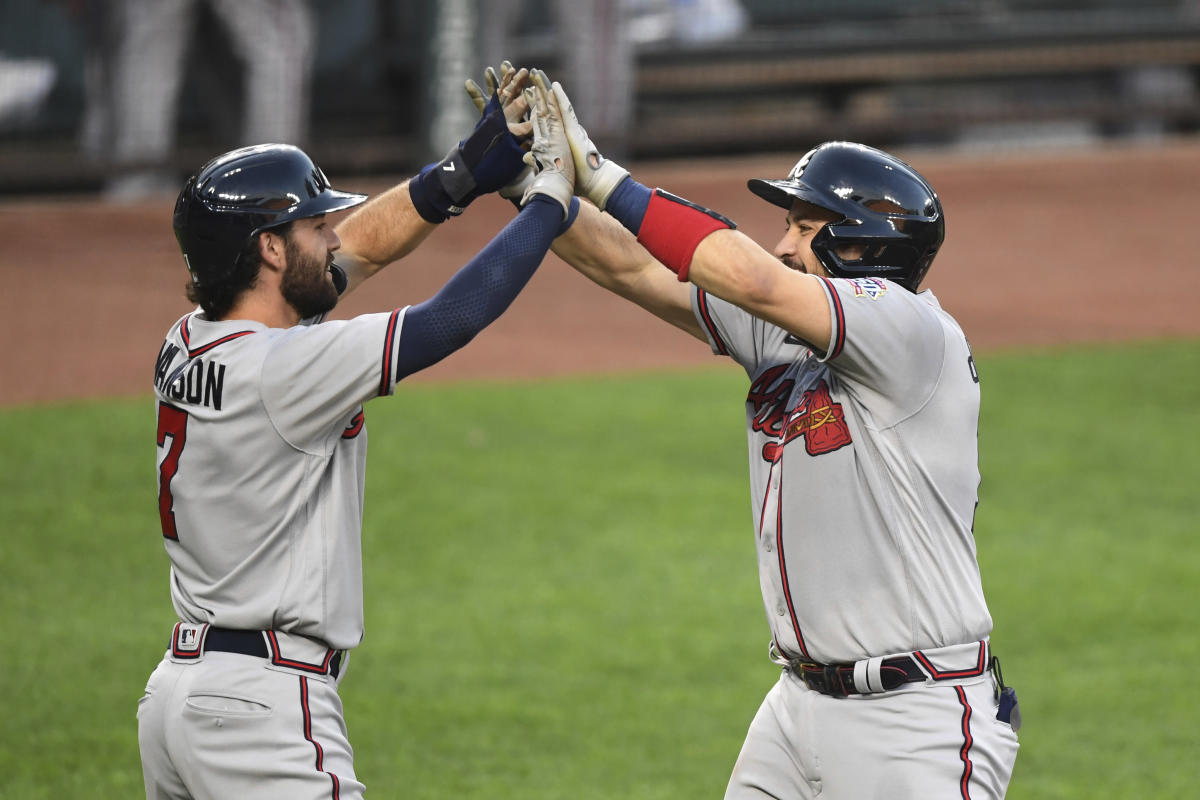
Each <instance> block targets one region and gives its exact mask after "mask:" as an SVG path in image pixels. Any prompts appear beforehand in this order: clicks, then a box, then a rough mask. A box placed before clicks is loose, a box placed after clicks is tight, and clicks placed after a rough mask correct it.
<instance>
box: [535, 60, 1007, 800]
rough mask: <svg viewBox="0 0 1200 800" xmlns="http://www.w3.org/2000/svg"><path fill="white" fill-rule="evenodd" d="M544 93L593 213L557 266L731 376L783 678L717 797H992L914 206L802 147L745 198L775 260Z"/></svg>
mask: <svg viewBox="0 0 1200 800" xmlns="http://www.w3.org/2000/svg"><path fill="white" fill-rule="evenodd" d="M535 81H536V82H538V83H539V84H543V85H544V84H545V83H546V81H547V79H546V78H545V76H544V75H543V74H541V73H536V74H535ZM553 92H554V94H555V95H556V96H557V97H558V100H559V103H560V106H561V107H562V109H563V112H564V114H565V115H566V135H567V137H568V138H569V140H570V145H571V150H572V151H573V153H574V157H575V168H576V184H575V187H576V191H577V192H578V193H579V194H580V195H582V196H584V197H586V198H587V199H588V200H590V201H591V203H592V205H587V204H585V205H584V207H583V208H582V209H581V211H580V214H579V218H578V220H577V221H576V223H575V224H574V225H573V226H572V228H571V230H570V231H569V232H568V233H567V234H566V235H565V236H564V237H563V238H561V239H559V240H558V241H557V242H556V244H555V245H554V251H555V253H556V254H558V255H559V256H561V257H562V258H563V259H564V260H565V261H567V262H568V263H570V264H571V265H572V266H574V267H575V268H576V269H577V270H579V271H580V272H582V273H583V274H584V275H586V276H587V277H589V278H590V279H592V280H593V281H595V282H596V283H598V284H600V285H601V286H603V287H605V288H607V289H609V290H611V291H613V292H615V293H617V294H619V295H621V296H623V297H626V298H628V299H630V300H632V301H633V302H635V303H637V304H639V305H641V306H643V307H644V308H646V309H647V310H649V311H651V312H652V313H654V314H656V315H657V316H659V317H661V318H662V319H664V320H666V321H667V322H670V323H671V324H673V325H675V326H676V327H678V328H681V329H682V330H684V331H687V332H688V333H690V334H691V335H693V336H695V337H696V338H697V339H700V340H702V341H704V342H706V343H707V344H708V345H709V346H710V347H711V348H712V351H713V352H714V353H715V354H717V355H721V356H727V357H729V358H731V359H733V360H734V361H736V362H737V363H738V364H739V365H741V366H742V367H743V368H744V369H745V370H746V374H747V377H748V378H749V386H748V390H747V395H746V427H747V434H748V438H749V459H750V489H751V497H752V512H753V518H752V519H753V542H754V547H755V550H756V552H757V557H758V567H759V580H760V584H761V588H762V597H763V603H764V606H765V610H766V615H767V620H768V623H769V627H770V631H771V643H770V657H771V659H772V660H773V661H774V662H775V663H777V664H779V665H780V667H781V668H782V670H781V675H780V678H779V681H778V682H777V683H776V684H775V686H774V687H773V688H772V689H771V690H770V691H769V693H768V694H767V696H766V699H765V700H764V702H763V704H762V706H761V708H760V709H759V712H758V714H757V715H756V716H755V718H754V720H753V722H752V723H751V725H750V728H749V731H748V734H747V736H746V740H745V744H744V746H743V748H742V751H741V754H740V756H739V757H738V759H737V763H736V765H735V766H734V768H733V773H732V777H731V778H730V781H729V786H728V789H727V793H726V797H727V798H734V799H735V800H749V799H750V798H764V797H771V798H817V797H820V798H826V799H829V798H853V799H854V800H862V799H863V798H872V797H879V798H884V797H886V798H889V799H890V800H895V798H931V797H942V798H948V797H959V798H975V799H978V798H997V797H1001V796H1003V795H1004V793H1005V791H1006V788H1007V785H1008V781H1009V778H1010V775H1011V772H1012V769H1013V764H1014V762H1015V759H1016V753H1017V736H1016V729H1017V727H1018V726H1019V716H1018V714H1017V710H1016V707H1015V700H1016V698H1015V693H1014V692H1013V691H1012V689H1011V688H1008V687H1005V686H1004V685H1003V679H1002V678H1001V676H1000V673H999V669H998V664H997V662H996V661H995V658H994V656H993V655H992V653H991V648H990V645H989V635H990V632H991V629H992V619H991V617H990V615H989V612H988V608H987V605H986V603H985V601H984V595H983V590H982V587H981V583H980V575H979V568H978V565H977V563H976V555H975V543H974V538H973V534H972V522H973V515H974V511H975V505H976V502H977V499H978V494H977V490H978V485H979V480H980V476H979V471H978V457H977V444H976V438H977V434H978V417H979V376H978V374H977V372H976V370H975V365H974V362H973V360H972V357H971V351H970V348H969V347H968V346H967V340H966V338H965V337H964V335H963V332H962V330H961V329H960V328H959V326H958V324H957V323H956V322H955V321H954V319H953V318H952V317H951V316H950V315H949V314H948V313H947V312H946V311H944V310H943V309H942V308H941V306H940V305H939V304H938V301H937V298H936V297H934V295H933V293H932V292H931V291H929V290H927V289H925V290H923V289H922V288H921V282H922V280H923V278H924V277H925V274H926V272H927V271H928V270H929V268H930V265H931V264H932V263H933V259H934V257H935V255H936V254H937V251H938V248H939V247H940V246H941V244H942V239H943V235H944V225H945V221H944V216H943V212H942V208H941V204H940V202H939V200H938V197H937V195H936V194H935V193H934V190H933V189H932V188H931V187H930V185H929V184H928V183H927V182H926V180H925V179H924V178H923V177H921V176H920V175H919V174H918V173H917V172H916V171H915V170H914V169H913V168H912V167H910V166H909V165H907V164H905V163H904V162H902V161H900V160H899V159H897V158H895V157H893V156H891V155H888V154H887V153H883V152H881V151H879V150H875V149H872V148H870V147H866V146H863V145H860V144H852V143H849V142H827V143H825V144H822V145H820V146H818V147H815V148H813V149H812V150H810V151H809V152H808V153H806V154H805V155H804V157H803V158H801V159H800V161H799V162H798V163H797V164H796V165H795V167H793V168H792V170H791V172H790V173H789V174H788V176H787V177H786V178H784V179H782V180H752V181H750V182H749V187H750V189H751V190H752V191H753V192H754V193H755V194H757V195H759V196H760V197H762V198H764V199H766V200H767V201H768V202H770V203H772V204H774V205H775V206H778V207H780V208H782V209H783V210H784V214H785V215H784V218H783V221H784V234H783V237H782V238H781V239H780V241H779V243H778V244H777V245H776V246H775V250H774V254H773V255H772V254H771V253H769V252H767V251H766V250H764V249H763V248H761V247H759V246H758V245H756V244H755V243H754V242H753V241H751V240H750V239H748V238H747V237H746V236H744V235H743V234H741V233H739V232H738V231H736V230H734V225H733V223H731V222H730V221H729V220H727V219H725V218H724V217H722V216H721V215H719V214H717V213H715V212H712V211H709V210H708V209H705V208H702V207H699V206H696V205H694V204H692V203H689V202H688V201H686V200H683V199H681V198H678V197H675V196H674V195H671V194H669V193H667V192H664V191H663V190H661V189H655V190H651V189H649V188H647V187H645V186H643V185H642V184H640V183H638V182H636V181H635V180H633V178H631V177H630V176H629V173H628V171H627V170H625V169H623V168H622V167H620V166H619V165H617V164H616V163H614V162H612V161H608V160H606V159H604V158H603V156H601V155H600V153H599V152H598V151H597V149H596V147H595V146H594V145H593V143H592V142H591V140H590V139H589V137H588V135H587V132H586V131H585V130H584V129H583V128H582V127H581V126H580V125H579V123H578V121H577V120H576V119H575V113H574V110H573V109H572V108H571V105H570V101H569V99H568V98H567V96H566V94H565V93H564V91H563V89H562V87H561V86H559V85H558V84H555V85H554V86H553ZM601 211H603V212H606V213H603V214H602V213H601ZM664 267H665V268H664ZM679 477H680V478H682V479H685V480H686V475H681V476H679Z"/></svg>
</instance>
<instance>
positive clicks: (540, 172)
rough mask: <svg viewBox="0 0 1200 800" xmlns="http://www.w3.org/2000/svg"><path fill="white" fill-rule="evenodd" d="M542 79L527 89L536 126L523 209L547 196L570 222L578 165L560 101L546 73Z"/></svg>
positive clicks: (522, 200)
mask: <svg viewBox="0 0 1200 800" xmlns="http://www.w3.org/2000/svg"><path fill="white" fill-rule="evenodd" d="M535 74H538V73H535ZM542 78H543V80H540V81H539V80H536V79H535V81H534V85H533V86H531V87H529V88H527V89H526V90H525V99H526V101H527V102H528V103H529V108H530V122H532V123H533V147H531V148H530V150H529V152H528V153H526V154H525V163H526V164H528V165H529V166H530V167H531V168H533V171H534V175H533V180H532V181H531V182H530V184H529V186H528V188H526V189H525V193H524V194H523V195H522V196H521V206H522V207H524V206H525V204H526V203H528V202H529V201H530V199H532V198H533V196H534V195H537V194H544V195H546V196H547V197H550V198H553V199H554V200H555V201H557V202H558V204H559V205H561V206H562V207H563V219H566V218H567V217H568V216H569V215H570V212H571V198H572V197H574V194H575V164H574V161H573V160H572V158H571V145H570V143H569V142H568V141H567V136H566V131H565V130H564V123H563V115H562V110H561V109H560V108H559V104H558V100H557V99H556V98H555V97H554V95H553V94H551V93H550V92H549V91H548V90H547V84H546V82H545V81H544V78H545V75H544V74H543V75H542Z"/></svg>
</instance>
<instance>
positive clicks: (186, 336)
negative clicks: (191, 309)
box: [179, 316, 254, 358]
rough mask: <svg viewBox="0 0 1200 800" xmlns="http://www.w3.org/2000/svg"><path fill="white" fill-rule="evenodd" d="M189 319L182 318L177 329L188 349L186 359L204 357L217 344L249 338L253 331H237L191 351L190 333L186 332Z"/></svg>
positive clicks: (188, 317)
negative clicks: (244, 337) (181, 323)
mask: <svg viewBox="0 0 1200 800" xmlns="http://www.w3.org/2000/svg"><path fill="white" fill-rule="evenodd" d="M190 319H191V316H187V317H184V319H183V325H181V326H180V328H179V335H180V336H181V337H182V338H183V344H184V345H185V346H186V347H187V349H188V358H195V357H196V356H201V355H204V354H205V353H207V352H208V351H209V350H212V349H213V348H214V347H216V346H217V345H219V344H225V343H226V342H229V341H232V340H234V339H240V338H242V337H243V336H249V335H250V334H252V333H254V331H238V332H237V333H231V334H229V335H228V336H222V337H221V338H220V339H217V340H216V341H213V342H209V343H208V344H203V345H200V346H199V347H197V348H196V349H194V350H193V349H192V336H191V331H189V330H188V320H190Z"/></svg>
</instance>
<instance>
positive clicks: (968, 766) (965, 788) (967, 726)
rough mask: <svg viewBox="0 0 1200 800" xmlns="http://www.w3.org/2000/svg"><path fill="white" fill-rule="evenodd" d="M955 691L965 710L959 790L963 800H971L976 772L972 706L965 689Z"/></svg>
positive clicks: (960, 688) (960, 755) (955, 689)
mask: <svg viewBox="0 0 1200 800" xmlns="http://www.w3.org/2000/svg"><path fill="white" fill-rule="evenodd" d="M954 691H955V692H956V693H957V694H958V702H959V704H960V705H961V706H962V708H963V715H962V734H963V746H962V749H960V750H959V751H958V756H959V758H961V759H962V762H963V773H962V780H960V781H959V784H958V788H959V792H960V795H961V797H962V798H963V800H971V773H972V772H974V771H975V767H974V765H973V764H972V763H971V745H973V744H974V743H975V739H974V737H973V736H971V704H970V703H969V702H967V693H966V692H965V691H963V687H961V686H955V687H954Z"/></svg>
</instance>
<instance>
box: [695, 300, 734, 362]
mask: <svg viewBox="0 0 1200 800" xmlns="http://www.w3.org/2000/svg"><path fill="white" fill-rule="evenodd" d="M696 305H697V306H699V308H700V318H701V319H703V320H704V327H706V328H708V332H709V333H710V334H711V335H712V338H713V341H714V342H716V343H717V353H718V354H720V355H723V356H727V355H729V348H728V347H726V346H725V341H724V340H723V339H722V338H721V334H719V333H717V326H716V324H715V323H714V322H713V318H712V313H711V312H710V311H709V310H708V292H706V291H704V290H703V289H697V290H696Z"/></svg>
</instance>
